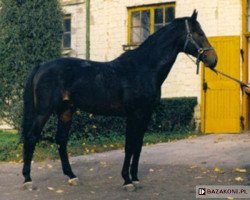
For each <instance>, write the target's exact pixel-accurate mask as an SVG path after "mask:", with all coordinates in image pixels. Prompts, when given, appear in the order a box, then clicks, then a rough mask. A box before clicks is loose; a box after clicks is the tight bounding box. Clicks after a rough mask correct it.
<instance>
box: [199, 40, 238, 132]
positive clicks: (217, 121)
mask: <svg viewBox="0 0 250 200" xmlns="http://www.w3.org/2000/svg"><path fill="white" fill-rule="evenodd" d="M209 41H210V42H211V44H212V46H213V47H214V48H215V50H216V52H217V55H218V64H217V66H216V68H217V69H219V70H221V71H223V72H224V73H226V74H228V75H230V76H233V77H235V78H237V79H239V78H240V37H238V36H230V37H213V38H210V39H209ZM201 118H202V126H201V129H202V131H203V132H204V133H239V132H240V86H239V84H238V83H235V82H233V81H231V80H229V79H227V78H226V77H223V76H221V75H217V74H216V73H214V72H213V71H211V70H210V69H209V68H205V67H202V109H201Z"/></svg>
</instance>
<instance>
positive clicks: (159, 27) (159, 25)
mask: <svg viewBox="0 0 250 200" xmlns="http://www.w3.org/2000/svg"><path fill="white" fill-rule="evenodd" d="M163 26H164V25H163V24H156V25H155V26H154V31H155V32H156V31H158V30H159V29H161V28H162V27H163Z"/></svg>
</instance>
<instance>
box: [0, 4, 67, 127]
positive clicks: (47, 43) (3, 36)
mask: <svg viewBox="0 0 250 200" xmlns="http://www.w3.org/2000/svg"><path fill="white" fill-rule="evenodd" d="M0 3H1V5H0V6H1V12H0V83H1V86H0V118H1V119H4V120H6V121H8V123H9V124H11V125H13V126H14V127H15V128H17V129H18V128H19V127H20V121H21V118H22V105H23V103H22V96H23V89H24V85H25V82H26V77H27V75H28V73H29V72H30V71H31V69H32V68H33V67H35V66H36V65H37V64H38V63H41V62H45V61H48V60H51V59H54V58H57V57H60V56H61V38H62V31H63V27H62V19H63V14H62V11H61V8H60V6H59V5H60V4H59V1H58V0H33V1H28V0H18V1H17V0H1V2H0Z"/></svg>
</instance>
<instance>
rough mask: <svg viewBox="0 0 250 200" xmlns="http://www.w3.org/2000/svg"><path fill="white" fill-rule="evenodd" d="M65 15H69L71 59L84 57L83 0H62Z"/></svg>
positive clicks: (84, 9) (84, 25)
mask: <svg viewBox="0 0 250 200" xmlns="http://www.w3.org/2000/svg"><path fill="white" fill-rule="evenodd" d="M61 2H62V8H63V12H64V13H65V14H71V47H72V49H71V50H70V51H69V50H67V51H64V52H70V53H69V55H70V56H72V57H78V58H85V57H86V35H85V34H86V17H85V15H86V8H85V0H62V1H61Z"/></svg>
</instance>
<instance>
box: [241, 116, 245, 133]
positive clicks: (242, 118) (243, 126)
mask: <svg viewBox="0 0 250 200" xmlns="http://www.w3.org/2000/svg"><path fill="white" fill-rule="evenodd" d="M244 120H245V118H244V117H243V116H242V115H241V116H240V127H241V130H242V131H243V130H245V125H244Z"/></svg>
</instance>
